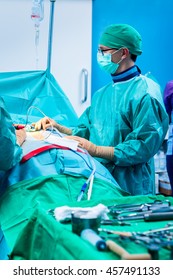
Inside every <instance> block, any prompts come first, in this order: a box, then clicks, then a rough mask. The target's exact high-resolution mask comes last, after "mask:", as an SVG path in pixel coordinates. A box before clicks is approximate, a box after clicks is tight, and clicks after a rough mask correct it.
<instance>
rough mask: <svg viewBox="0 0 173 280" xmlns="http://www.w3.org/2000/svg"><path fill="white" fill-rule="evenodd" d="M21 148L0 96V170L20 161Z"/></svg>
mask: <svg viewBox="0 0 173 280" xmlns="http://www.w3.org/2000/svg"><path fill="white" fill-rule="evenodd" d="M21 156H22V149H21V148H20V146H19V145H18V144H17V143H16V135H15V129H14V127H13V125H12V120H11V118H10V115H9V114H8V112H7V110H6V108H5V105H4V102H3V100H2V98H1V97H0V170H1V171H6V170H8V169H10V168H11V167H13V166H14V165H15V164H16V163H17V162H19V161H20V159H21Z"/></svg>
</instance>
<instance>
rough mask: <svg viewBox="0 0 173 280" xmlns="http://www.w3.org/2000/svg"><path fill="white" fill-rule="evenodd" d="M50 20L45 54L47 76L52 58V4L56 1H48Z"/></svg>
mask: <svg viewBox="0 0 173 280" xmlns="http://www.w3.org/2000/svg"><path fill="white" fill-rule="evenodd" d="M50 2H51V6H50V20H49V37H48V53H47V74H48V75H49V74H50V68H51V56H52V34H53V20H54V4H55V2H56V0H50Z"/></svg>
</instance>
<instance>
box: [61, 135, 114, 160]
mask: <svg viewBox="0 0 173 280" xmlns="http://www.w3.org/2000/svg"><path fill="white" fill-rule="evenodd" d="M66 138H68V139H73V140H76V141H78V142H79V145H78V146H79V147H81V148H83V149H85V150H87V151H88V153H89V154H90V155H91V156H93V157H99V158H104V159H108V160H113V158H114V148H113V147H108V146H97V145H95V144H93V143H92V142H91V141H88V140H86V139H85V138H82V137H79V136H66Z"/></svg>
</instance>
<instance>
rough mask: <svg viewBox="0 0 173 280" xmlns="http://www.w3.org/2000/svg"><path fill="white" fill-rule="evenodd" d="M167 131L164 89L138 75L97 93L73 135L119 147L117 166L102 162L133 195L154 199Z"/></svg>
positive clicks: (112, 84)
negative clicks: (156, 170)
mask: <svg viewBox="0 0 173 280" xmlns="http://www.w3.org/2000/svg"><path fill="white" fill-rule="evenodd" d="M167 130H168V115H167V113H166V111H165V107H164V103H163V98H162V94H161V90H160V86H159V85H158V84H157V83H156V82H155V81H153V80H152V79H150V78H148V77H146V76H143V75H139V76H136V77H134V78H131V79H129V80H127V81H123V82H116V83H113V82H112V83H109V84H108V85H106V86H104V87H103V88H101V89H100V90H98V91H97V92H96V93H95V94H94V96H93V98H92V103H91V106H90V107H88V108H87V109H86V111H85V112H84V113H83V114H82V115H81V117H80V118H79V120H78V126H77V127H76V128H75V129H74V130H73V135H78V136H80V137H84V138H86V139H88V140H90V141H91V142H93V143H95V144H96V145H101V146H112V147H114V160H113V161H112V162H108V161H106V160H104V159H99V160H100V161H101V163H103V164H104V165H105V166H106V167H107V168H108V169H109V171H110V172H111V174H112V175H113V177H114V178H115V180H116V181H117V183H118V184H119V185H120V187H121V188H122V189H123V190H125V191H127V192H129V193H130V194H131V195H141V194H154V193H155V184H154V163H153V156H154V155H155V154H156V153H157V151H158V150H159V148H160V146H161V144H162V142H163V140H164V137H165V135H166V132H167Z"/></svg>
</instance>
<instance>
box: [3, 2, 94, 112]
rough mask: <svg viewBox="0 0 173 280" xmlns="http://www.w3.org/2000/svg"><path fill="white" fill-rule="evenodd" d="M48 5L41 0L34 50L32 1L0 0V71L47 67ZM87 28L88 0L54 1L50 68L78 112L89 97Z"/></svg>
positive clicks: (90, 24)
mask: <svg viewBox="0 0 173 280" xmlns="http://www.w3.org/2000/svg"><path fill="white" fill-rule="evenodd" d="M50 6H51V2H50V1H49V0H44V19H43V21H41V23H40V28H39V45H38V48H37V49H36V47H35V29H34V22H33V21H32V20H31V8H32V0H1V1H0V34H1V52H0V72H13V71H25V70H40V69H42V70H44V69H46V68H47V58H48V57H47V56H48V35H49V20H50ZM91 30H92V0H56V1H55V4H54V22H53V34H52V35H53V37H52V39H53V41H52V42H53V43H52V56H51V69H50V70H51V73H52V74H53V75H54V77H55V78H56V80H57V82H58V84H59V85H60V87H61V88H62V89H63V91H64V92H65V94H66V95H67V96H68V98H69V99H70V101H71V103H72V105H73V107H74V109H75V111H76V112H77V114H78V115H80V114H81V113H82V112H83V111H84V109H85V108H86V107H88V106H89V104H90V99H91V39H92V38H91V37H92V32H91ZM36 58H37V59H38V60H37V61H36ZM86 91H87V100H86V102H84V103H82V100H83V99H85V94H86Z"/></svg>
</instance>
